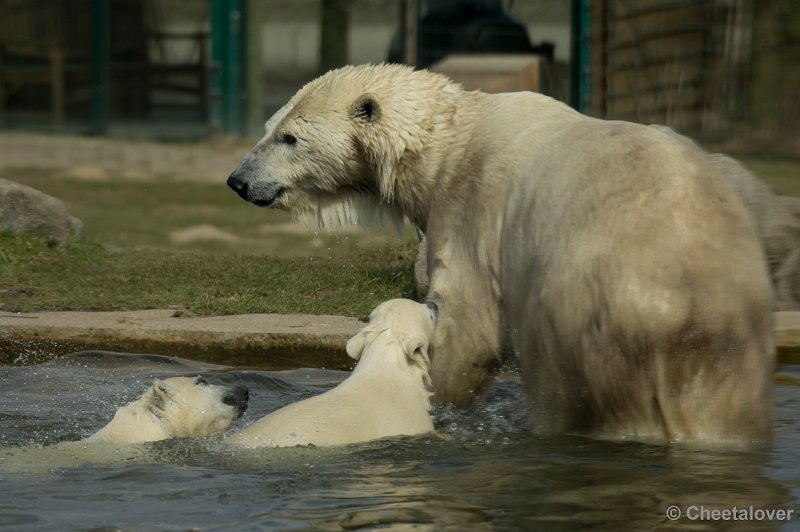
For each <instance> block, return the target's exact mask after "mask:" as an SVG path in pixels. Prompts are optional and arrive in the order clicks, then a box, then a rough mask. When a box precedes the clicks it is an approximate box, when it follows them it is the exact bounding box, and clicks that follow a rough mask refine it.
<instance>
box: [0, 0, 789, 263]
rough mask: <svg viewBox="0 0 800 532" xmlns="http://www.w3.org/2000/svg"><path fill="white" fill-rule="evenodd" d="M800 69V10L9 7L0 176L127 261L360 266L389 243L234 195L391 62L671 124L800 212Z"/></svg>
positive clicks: (85, 1)
mask: <svg viewBox="0 0 800 532" xmlns="http://www.w3.org/2000/svg"><path fill="white" fill-rule="evenodd" d="M799 53H800V1H797V0H0V177H4V178H7V179H11V180H14V181H18V182H20V183H23V184H26V185H30V186H33V187H36V188H38V189H40V190H42V191H44V192H47V193H49V194H52V195H54V196H56V197H58V198H60V199H62V200H63V201H64V202H65V203H66V205H67V207H68V208H69V210H70V212H72V213H73V214H74V215H76V216H78V217H79V218H80V219H82V220H83V221H84V225H85V230H86V231H85V232H86V235H87V236H88V237H89V239H91V240H97V241H101V242H103V243H106V244H110V245H113V246H117V247H122V248H128V247H136V246H149V247H152V246H155V247H161V248H163V247H170V248H178V249H181V250H188V251H212V252H214V251H219V250H223V251H234V252H236V253H261V252H265V253H270V254H281V255H297V254H315V255H323V256H327V255H328V254H337V253H341V254H345V253H348V252H349V250H350V248H351V245H352V246H355V245H358V246H360V245H366V244H367V243H369V245H372V244H374V243H376V242H377V243H380V242H384V241H385V240H386V239H391V238H392V237H391V236H390V235H391V234H392V232H391V231H390V232H389V236H387V235H379V234H378V233H375V232H371V233H369V234H368V235H369V236H368V235H367V234H363V233H358V232H354V233H352V234H351V235H349V236H348V235H345V237H337V238H336V239H335V240H329V239H326V238H327V237H325V235H310V233H308V232H307V231H305V230H304V229H301V228H297V227H294V226H293V225H291V223H290V222H291V221H290V220H289V219H288V217H287V216H285V215H284V214H283V213H278V212H274V211H269V212H267V211H264V210H263V209H262V210H258V209H252V208H248V206H247V205H245V204H244V203H242V202H241V201H240V200H239V199H238V198H237V197H236V196H235V195H234V194H233V193H231V192H230V191H229V190H227V188H226V187H225V185H224V183H225V179H226V177H227V175H228V174H229V173H230V172H231V171H232V170H233V169H234V168H235V167H236V165H237V164H238V162H239V160H240V158H241V156H242V155H243V154H244V153H246V152H247V150H248V149H249V147H250V146H252V144H253V142H254V140H255V139H257V138H259V137H260V136H261V135H262V134H263V124H264V122H265V120H266V118H267V117H269V116H270V115H271V114H272V113H273V112H274V111H275V110H277V109H278V108H280V107H281V106H282V105H283V104H284V103H285V102H286V101H287V100H288V99H289V98H290V97H291V95H292V94H294V93H295V92H296V91H297V90H298V89H299V88H301V87H302V86H303V85H304V84H305V83H307V82H308V81H309V80H311V79H313V78H315V77H316V76H318V75H320V74H321V73H323V72H325V71H327V70H329V69H332V68H336V67H339V66H342V65H345V64H358V63H369V62H371V63H379V62H383V61H390V62H403V63H407V64H410V65H414V66H416V67H418V68H430V69H432V70H437V71H440V72H444V73H446V74H448V75H449V76H451V77H452V78H454V79H455V80H456V81H458V82H460V83H461V84H462V85H464V87H465V88H467V89H470V90H472V89H481V90H484V91H488V92H502V91H513V90H533V91H539V92H542V93H545V94H548V95H550V96H552V97H554V98H557V99H559V100H561V101H564V102H566V103H567V104H569V105H571V106H573V107H575V108H576V109H578V110H580V111H581V112H583V113H586V114H588V115H591V116H595V117H601V118H619V119H625V120H631V121H635V122H641V123H645V124H652V123H657V124H664V125H668V126H671V127H673V128H674V129H676V130H678V131H679V132H681V133H683V134H685V135H688V136H690V137H692V138H694V139H696V140H697V141H699V142H700V143H701V144H703V146H704V147H706V148H707V149H709V150H711V151H722V152H725V153H729V154H732V155H735V156H736V157H738V158H740V159H741V160H743V162H745V163H746V164H747V166H748V168H750V169H751V170H753V171H754V172H755V173H756V174H757V175H758V177H759V178H761V179H762V180H764V181H765V182H766V183H768V184H769V185H771V186H772V187H774V188H775V189H776V190H777V191H778V192H779V193H781V194H784V195H800V180H798V174H800V171H799V170H800V98H798V97H797V95H798V93H800V69H798V68H797V65H798V54H799ZM176 183H180V186H176ZM300 235H310V236H309V238H311V239H312V244H314V245H313V246H311V247H309V246H308V242H307V241H304V240H303V237H302V236H300ZM411 236H412V237H413V234H412V235H411ZM343 239H348V240H347V242H349V243H348V244H347V245H343V244H342V242H343ZM375 239H377V240H375ZM290 243H291V244H290Z"/></svg>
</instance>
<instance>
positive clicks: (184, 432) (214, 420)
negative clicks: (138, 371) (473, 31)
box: [144, 376, 249, 438]
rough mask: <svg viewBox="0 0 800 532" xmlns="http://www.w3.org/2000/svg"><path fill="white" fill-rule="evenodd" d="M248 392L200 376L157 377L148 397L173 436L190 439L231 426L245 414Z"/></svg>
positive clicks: (155, 412) (149, 405) (148, 403)
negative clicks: (210, 381) (211, 381)
mask: <svg viewBox="0 0 800 532" xmlns="http://www.w3.org/2000/svg"><path fill="white" fill-rule="evenodd" d="M248 395H249V394H248V392H247V390H246V389H245V388H242V387H240V386H221V385H215V384H210V383H209V382H208V380H206V378H205V377H201V376H198V377H194V378H190V377H172V378H169V379H165V380H156V381H155V382H153V385H152V386H151V387H150V389H149V390H148V393H146V394H145V396H144V397H145V401H146V402H147V409H148V410H149V411H150V412H151V413H152V414H153V415H155V416H156V417H157V418H159V419H160V420H161V422H162V424H163V425H164V427H165V428H166V430H167V432H168V433H169V435H170V436H171V437H175V438H187V437H194V436H207V435H209V434H214V433H215V432H220V431H223V430H225V429H226V428H228V427H229V426H230V425H231V423H233V422H234V421H236V419H238V418H239V417H241V416H242V414H243V413H244V411H245V409H246V408H247V400H248Z"/></svg>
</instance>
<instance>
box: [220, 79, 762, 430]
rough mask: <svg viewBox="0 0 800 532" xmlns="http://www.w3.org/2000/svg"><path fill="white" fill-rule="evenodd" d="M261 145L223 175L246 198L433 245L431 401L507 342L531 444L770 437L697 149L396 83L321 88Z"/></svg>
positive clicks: (279, 119)
mask: <svg viewBox="0 0 800 532" xmlns="http://www.w3.org/2000/svg"><path fill="white" fill-rule="evenodd" d="M265 127H266V133H265V135H264V137H263V138H262V139H261V140H260V141H259V142H258V143H257V144H256V145H255V147H254V148H253V149H252V150H251V151H250V152H249V153H248V154H247V155H246V156H245V157H244V159H243V160H242V162H241V163H240V164H239V166H238V167H237V168H236V169H235V170H234V171H233V173H232V174H231V175H230V176H229V177H228V185H229V186H230V187H231V188H232V189H233V190H234V191H235V192H236V193H237V194H239V195H240V196H241V197H242V198H244V199H245V200H247V201H249V202H252V203H254V204H255V205H258V206H264V207H275V208H279V209H284V210H287V211H289V212H291V213H293V214H294V215H295V216H296V217H297V218H298V219H300V220H302V221H305V222H306V223H309V224H318V225H321V226H326V227H331V226H334V225H336V224H339V223H365V222H367V221H369V220H370V219H374V218H375V217H376V216H378V215H379V214H388V215H389V217H391V218H394V219H396V218H397V217H398V216H405V217H407V218H408V219H409V220H410V221H411V222H412V223H413V224H414V225H415V226H416V227H417V228H418V229H419V230H420V231H422V232H423V233H424V234H425V235H426V237H427V250H426V252H427V253H426V254H427V259H428V261H427V264H428V277H429V279H430V287H429V290H428V294H427V299H428V300H429V301H432V302H434V303H436V305H437V306H438V308H439V313H438V318H437V325H436V329H435V332H434V336H433V340H432V346H431V352H432V355H431V357H432V358H431V378H432V381H433V384H434V388H435V393H436V396H437V398H438V399H439V400H441V401H450V402H453V403H455V404H457V405H464V404H467V403H469V402H470V401H472V400H473V399H474V398H475V397H476V396H479V395H480V394H481V393H482V392H483V391H484V389H485V388H486V385H487V384H488V383H489V382H490V379H491V375H492V373H493V371H494V370H495V368H497V367H498V365H499V363H500V361H501V360H500V358H501V355H500V354H501V352H502V351H503V349H502V347H503V346H505V345H509V346H510V347H511V349H513V351H514V352H516V353H518V354H519V357H520V365H521V368H522V373H523V379H524V382H525V389H526V392H527V395H528V401H529V406H530V413H531V418H532V423H533V427H534V429H535V430H536V431H537V432H538V433H540V434H552V433H558V432H570V433H582V434H588V435H592V436H596V437H609V438H621V439H636V440H641V441H650V442H659V443H667V442H688V443H695V444H699V445H704V446H715V445H723V446H724V445H733V446H740V445H750V444H755V443H759V442H764V441H769V440H770V439H771V437H772V373H773V368H774V361H775V350H774V340H773V332H772V314H771V311H770V306H771V291H770V283H769V276H768V274H767V269H766V265H765V263H766V261H765V258H764V255H763V252H762V249H761V246H760V245H759V241H758V238H757V236H756V232H755V229H754V226H753V223H752V221H751V219H750V217H749V216H748V214H747V211H746V210H745V208H744V207H743V205H742V203H741V201H740V200H739V199H738V198H737V197H736V195H735V194H734V193H733V192H732V190H731V189H730V188H729V187H728V186H727V185H726V184H725V183H724V182H723V180H722V178H721V177H720V175H719V173H718V172H717V171H716V170H715V169H714V168H713V167H712V166H711V165H710V164H709V163H708V161H706V159H705V157H704V154H703V153H702V152H701V151H700V150H698V149H696V148H694V147H693V146H690V145H688V144H687V143H685V142H682V141H680V140H679V139H676V138H674V137H673V136H671V135H669V134H666V133H664V132H661V131H658V130H656V129H655V128H650V127H647V126H644V125H639V124H633V123H629V122H621V121H606V120H598V119H594V118H590V117H587V116H584V115H581V114H579V113H578V112H576V111H574V110H573V109H571V108H569V107H568V106H566V105H564V104H562V103H560V102H558V101H556V100H553V99H551V98H549V97H546V96H543V95H540V94H536V93H530V92H518V93H506V94H486V93H482V92H477V91H476V92H466V91H464V90H462V89H461V88H460V86H458V85H457V84H455V83H453V82H451V81H450V80H449V79H448V78H446V77H444V76H442V75H438V74H435V73H431V72H427V71H414V70H412V69H410V68H408V67H404V66H400V65H361V66H348V67H344V68H341V69H338V70H334V71H331V72H328V73H327V74H325V75H323V76H321V77H320V78H318V79H316V80H314V81H312V82H310V83H309V84H307V85H306V86H305V87H303V88H302V89H301V90H300V91H299V92H298V93H297V94H296V95H295V96H293V97H292V98H291V99H290V101H289V102H288V103H287V104H286V105H285V106H284V107H283V108H281V109H280V110H279V111H278V112H277V113H276V114H275V115H274V116H273V117H272V118H270V119H269V120H268V121H267V123H266V126H265Z"/></svg>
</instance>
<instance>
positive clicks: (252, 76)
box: [244, 0, 266, 137]
mask: <svg viewBox="0 0 800 532" xmlns="http://www.w3.org/2000/svg"><path fill="white" fill-rule="evenodd" d="M244 12H245V21H244V28H245V29H244V35H245V40H244V48H245V53H244V56H245V68H244V74H245V75H244V80H245V81H244V87H245V93H246V94H247V101H246V102H245V113H244V122H245V131H244V132H245V134H247V135H249V136H259V137H260V136H261V135H263V134H264V121H265V119H266V117H265V116H264V96H265V94H264V62H263V58H262V53H261V30H262V27H263V24H264V15H265V13H266V4H265V3H264V1H263V0H246V4H245V9H244Z"/></svg>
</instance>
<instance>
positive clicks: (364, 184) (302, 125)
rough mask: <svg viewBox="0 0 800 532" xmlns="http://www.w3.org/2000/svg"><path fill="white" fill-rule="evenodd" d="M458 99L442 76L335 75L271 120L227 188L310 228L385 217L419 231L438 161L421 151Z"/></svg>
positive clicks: (363, 71)
mask: <svg viewBox="0 0 800 532" xmlns="http://www.w3.org/2000/svg"><path fill="white" fill-rule="evenodd" d="M460 90H461V89H460V87H459V86H458V85H456V84H454V83H453V82H451V81H450V80H449V79H448V78H446V77H445V76H442V75H440V74H434V73H432V72H428V71H414V70H413V69H411V68H409V67H406V66H402V65H360V66H348V67H344V68H340V69H338V70H332V71H330V72H328V73H327V74H325V75H323V76H321V77H320V78H317V79H315V80H313V81H311V82H310V83H308V84H307V85H306V86H305V87H303V88H302V89H301V90H300V91H298V93H297V94H295V96H294V97H292V99H291V100H290V101H289V102H288V103H287V104H286V105H285V106H284V107H283V108H281V109H280V110H279V111H278V112H276V113H275V115H273V116H272V118H270V119H269V120H268V121H267V123H266V125H265V129H266V134H265V135H264V137H263V138H262V139H261V140H260V141H259V142H258V143H257V144H256V145H255V147H254V148H253V149H252V150H251V151H250V152H249V153H248V154H247V155H246V156H245V158H244V159H243V160H242V162H241V163H240V164H239V166H238V167H237V168H236V170H235V171H234V172H233V173H232V174H231V175H230V177H229V178H228V185H229V186H230V187H231V188H232V189H233V190H234V191H235V192H236V193H237V194H239V196H241V197H242V198H243V199H245V200H247V201H249V202H251V203H253V204H255V205H258V206H262V207H276V208H280V209H284V210H288V211H290V212H291V213H292V214H293V215H294V216H295V217H296V218H297V219H299V220H300V221H301V222H303V223H305V224H306V225H310V226H312V227H314V226H319V227H336V226H338V225H344V224H359V225H369V224H371V223H372V222H375V221H382V220H383V219H384V218H385V217H387V216H388V217H389V219H390V220H392V221H393V222H396V223H399V222H401V221H402V214H406V215H409V216H410V217H411V218H412V221H414V222H415V223H416V222H417V220H414V218H415V212H414V209H415V208H418V205H420V204H421V203H422V202H420V198H419V197H417V196H418V195H420V194H422V195H424V194H425V192H424V186H423V185H424V181H425V180H426V179H427V175H428V174H429V173H433V172H435V170H436V168H435V166H436V163H437V160H436V159H437V155H441V154H432V155H431V154H427V153H425V148H426V145H427V144H428V139H430V138H431V137H432V136H434V135H437V134H439V133H441V132H442V131H443V130H446V129H448V124H447V122H448V120H447V118H446V113H447V112H448V110H449V111H451V112H452V109H453V108H454V105H450V104H449V102H448V96H452V95H455V94H457V93H458V92H460ZM404 174H413V177H412V176H411V175H404ZM409 195H410V196H414V201H410V200H411V198H409V197H408V196H409ZM418 225H419V224H418Z"/></svg>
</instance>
